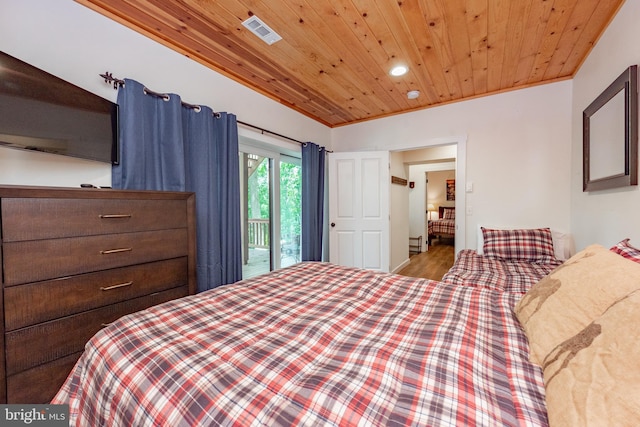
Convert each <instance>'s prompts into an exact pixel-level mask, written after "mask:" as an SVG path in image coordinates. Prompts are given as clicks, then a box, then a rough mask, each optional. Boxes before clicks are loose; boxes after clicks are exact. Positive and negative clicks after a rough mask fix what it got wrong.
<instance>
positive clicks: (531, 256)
mask: <svg viewBox="0 0 640 427" xmlns="http://www.w3.org/2000/svg"><path fill="white" fill-rule="evenodd" d="M482 237H483V241H484V245H483V248H482V250H483V253H484V255H485V256H488V257H490V258H499V259H503V260H507V261H508V260H519V261H529V262H549V261H552V260H555V256H554V253H553V238H552V236H551V229H549V228H535V229H529V230H526V229H517V230H492V229H488V228H484V227H482Z"/></svg>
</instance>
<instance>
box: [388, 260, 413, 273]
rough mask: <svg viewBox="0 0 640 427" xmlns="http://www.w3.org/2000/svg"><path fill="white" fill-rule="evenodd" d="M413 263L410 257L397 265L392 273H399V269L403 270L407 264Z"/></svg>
mask: <svg viewBox="0 0 640 427" xmlns="http://www.w3.org/2000/svg"><path fill="white" fill-rule="evenodd" d="M410 263H411V260H410V259H409V258H407V259H406V260H404V261H403V262H402V263H401V264H400V265H399V266H397V267H396V268H394V269H393V271H392V273H397V272H398V271H400V270H402V269H403V268H405V267H406V266H407V265H409V264H410Z"/></svg>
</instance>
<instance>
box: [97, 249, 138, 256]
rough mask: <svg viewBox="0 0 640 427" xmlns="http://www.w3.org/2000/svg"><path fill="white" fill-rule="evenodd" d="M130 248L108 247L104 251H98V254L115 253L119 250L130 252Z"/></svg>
mask: <svg viewBox="0 0 640 427" xmlns="http://www.w3.org/2000/svg"><path fill="white" fill-rule="evenodd" d="M132 250H133V248H120V249H108V250H106V251H100V254H102V255H109V254H117V253H120V252H130V251H132Z"/></svg>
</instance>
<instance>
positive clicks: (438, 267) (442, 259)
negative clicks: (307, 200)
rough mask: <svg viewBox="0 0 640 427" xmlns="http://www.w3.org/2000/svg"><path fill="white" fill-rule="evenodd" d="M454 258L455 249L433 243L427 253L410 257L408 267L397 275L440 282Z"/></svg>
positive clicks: (447, 245)
mask: <svg viewBox="0 0 640 427" xmlns="http://www.w3.org/2000/svg"><path fill="white" fill-rule="evenodd" d="M454 258H455V248H454V246H453V245H452V244H444V243H439V242H435V244H434V245H432V246H430V247H429V250H428V251H426V252H421V253H419V254H415V255H411V258H410V263H409V265H407V266H406V267H404V268H403V269H402V270H400V271H398V274H401V275H403V276H410V277H422V278H425V279H431V280H437V281H440V280H441V279H442V276H444V274H445V273H446V272H447V271H449V269H450V268H451V266H452V265H453V261H454Z"/></svg>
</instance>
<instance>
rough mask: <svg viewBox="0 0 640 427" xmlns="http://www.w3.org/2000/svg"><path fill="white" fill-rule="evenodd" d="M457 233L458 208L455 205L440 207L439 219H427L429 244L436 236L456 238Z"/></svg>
mask: <svg viewBox="0 0 640 427" xmlns="http://www.w3.org/2000/svg"><path fill="white" fill-rule="evenodd" d="M455 235H456V210H455V208H453V207H444V206H439V207H438V219H433V220H429V221H427V236H428V240H429V241H428V244H429V245H430V244H431V242H432V241H433V239H434V238H436V237H438V238H442V237H445V238H451V239H453V238H455Z"/></svg>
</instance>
